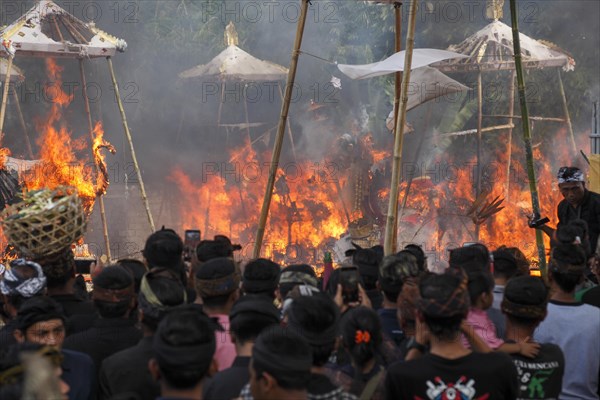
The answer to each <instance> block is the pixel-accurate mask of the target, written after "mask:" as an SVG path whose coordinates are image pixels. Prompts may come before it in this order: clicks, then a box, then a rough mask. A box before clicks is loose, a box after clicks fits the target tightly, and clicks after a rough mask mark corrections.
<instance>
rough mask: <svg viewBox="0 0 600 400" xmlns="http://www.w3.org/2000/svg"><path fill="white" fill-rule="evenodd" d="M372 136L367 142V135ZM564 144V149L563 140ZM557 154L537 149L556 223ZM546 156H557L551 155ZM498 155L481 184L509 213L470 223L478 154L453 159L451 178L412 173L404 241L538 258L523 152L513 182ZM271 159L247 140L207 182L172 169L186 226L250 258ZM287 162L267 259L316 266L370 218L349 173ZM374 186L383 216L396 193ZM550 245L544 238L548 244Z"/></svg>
mask: <svg viewBox="0 0 600 400" xmlns="http://www.w3.org/2000/svg"><path fill="white" fill-rule="evenodd" d="M515 132H517V131H515ZM498 134H504V133H498ZM562 136H566V132H565V131H564V130H560V131H559V132H558V133H557V137H559V138H558V139H559V140H560V139H561V138H560V137H562ZM365 138H366V139H365V141H366V142H367V144H369V143H370V138H369V136H368V135H367V136H365ZM564 139H565V143H566V137H565V138H564ZM517 140H520V139H518V138H515V142H517ZM366 148H367V149H368V151H369V152H370V153H371V156H370V160H371V161H372V165H373V166H382V165H385V160H386V159H387V160H389V159H390V158H391V156H392V154H391V151H390V150H386V149H383V150H382V149H373V148H372V147H369V146H368V145H367V146H366ZM388 148H391V146H389V147H388ZM556 149H557V147H553V148H549V149H548V148H545V149H542V147H541V146H539V145H538V146H537V147H535V149H534V157H535V160H536V168H537V170H536V173H537V178H538V191H539V197H540V204H541V207H542V215H543V216H548V217H549V218H550V219H551V224H552V225H555V224H556V222H557V221H556V211H555V210H556V206H557V204H558V202H559V201H560V200H561V196H560V194H559V193H558V191H557V188H556V185H555V184H554V182H555V179H554V170H555V169H556V168H557V167H558V166H559V165H563V164H564V165H567V164H571V163H572V162H571V161H572V160H571V158H570V157H571V155H570V154H569V153H568V150H564V151H563V150H561V148H560V147H559V148H558V150H559V151H561V152H562V153H557V152H556V151H555V150H556ZM543 151H554V153H553V154H551V155H550V156H548V155H544V154H543ZM492 158H493V159H494V162H492V163H489V165H486V166H485V167H484V169H483V179H482V188H483V190H485V191H486V194H487V195H486V199H488V200H489V201H491V200H492V199H494V198H495V197H496V196H500V198H504V202H503V204H502V205H503V206H504V209H502V210H501V211H500V212H498V213H497V214H495V215H493V216H491V217H489V218H488V219H487V220H486V221H485V222H483V223H482V224H481V225H480V226H479V229H478V233H476V225H475V224H474V222H473V219H472V218H471V217H470V216H468V215H467V214H466V213H467V210H468V209H469V207H470V206H471V205H472V204H473V202H474V200H475V195H474V179H473V176H474V165H475V158H474V157H473V158H472V159H471V160H470V161H469V162H466V163H462V167H461V168H457V167H456V166H452V165H451V164H452V163H453V162H458V161H454V160H450V159H446V160H443V161H442V164H445V165H446V167H444V166H442V167H441V168H442V169H443V168H446V170H447V171H450V172H448V174H447V175H446V176H442V177H440V176H439V175H438V176H435V177H434V176H429V175H428V173H427V172H424V171H421V172H420V173H419V174H418V175H416V176H413V181H412V184H411V188H410V194H409V197H408V201H407V203H406V206H405V207H404V208H403V209H402V212H401V213H400V215H401V223H400V227H399V234H398V238H399V242H401V243H404V244H407V243H408V242H412V243H418V244H421V245H422V246H423V247H424V249H425V250H426V252H427V253H429V254H430V255H431V254H432V253H435V255H436V257H438V258H442V259H443V258H445V257H446V250H447V249H448V248H452V247H456V246H459V245H462V244H464V243H466V242H473V241H480V242H482V243H485V244H486V245H488V247H490V248H492V249H494V248H496V247H498V246H500V245H507V246H516V247H518V248H520V249H521V250H523V251H524V252H525V254H526V255H527V256H528V257H530V258H531V259H532V261H534V262H535V261H536V259H537V249H536V245H535V232H534V230H533V229H530V228H529V227H528V226H527V216H528V215H530V214H531V196H530V192H529V186H528V179H527V174H526V169H525V168H524V159H525V157H524V153H523V151H522V150H521V149H519V148H518V146H517V145H514V146H513V149H512V164H511V176H510V179H508V180H507V176H506V175H507V162H508V151H507V149H496V150H495V154H494V156H493V157H492ZM232 160H234V161H232ZM548 160H552V162H549V161H548ZM267 161H268V160H267V158H266V157H264V156H262V155H257V154H256V153H255V152H254V151H252V148H251V146H250V145H249V144H248V142H246V143H245V144H244V145H242V146H241V147H239V148H236V149H234V150H232V151H231V154H230V160H229V163H208V164H209V168H207V167H206V166H205V167H203V168H202V176H201V177H191V176H190V175H187V174H186V173H185V172H184V171H183V170H181V169H179V168H177V169H175V170H173V171H172V173H171V176H170V179H171V180H172V181H173V182H174V183H175V184H176V187H177V188H178V190H179V195H178V196H176V198H178V200H177V201H176V204H177V205H178V207H179V213H180V216H181V228H182V229H197V228H199V229H201V230H202V231H203V236H204V237H212V235H215V234H226V235H229V236H230V237H231V238H232V239H233V240H234V241H238V242H240V243H242V244H245V245H246V247H245V252H244V255H243V256H244V257H249V256H250V254H251V249H252V245H253V239H254V235H255V232H256V227H257V223H258V218H259V214H260V209H261V205H262V199H263V195H264V189H265V187H266V182H267V178H268V168H261V167H260V166H263V165H265V164H264V163H266V162H267ZM290 165H292V164H285V163H283V166H282V167H281V168H279V171H278V178H277V180H276V185H275V194H274V196H273V201H272V204H271V209H270V214H269V219H268V222H267V227H266V233H265V239H264V243H265V245H264V250H263V255H264V256H267V257H274V258H275V259H277V260H278V261H286V262H299V261H303V262H311V263H318V262H319V261H320V260H321V258H322V252H323V251H324V250H327V249H331V246H332V244H333V243H334V242H335V241H337V240H339V239H340V237H341V236H343V235H345V234H347V233H348V231H349V225H350V224H349V222H350V221H352V222H353V223H356V221H357V220H363V219H365V217H367V216H366V215H365V213H364V212H361V210H357V209H356V208H355V207H353V204H352V200H351V199H348V197H347V194H346V193H347V190H348V189H352V188H351V186H352V185H354V183H353V182H354V181H353V180H352V179H351V178H350V176H351V172H350V170H351V168H350V169H349V170H347V171H344V170H337V171H335V172H336V173H335V174H328V171H327V170H326V168H324V167H323V166H324V165H327V163H321V164H320V166H319V167H315V165H316V164H315V162H314V161H313V160H308V159H306V160H303V161H298V162H297V163H293V167H290ZM385 168H386V167H384V169H385ZM387 168H389V162H388V164H387ZM453 168H454V169H453ZM367 172H368V174H369V177H370V179H371V181H372V182H373V181H374V175H375V174H377V173H378V172H377V171H374V168H371V170H370V171H367ZM407 175H408V174H406V173H405V174H404V176H403V182H402V184H401V191H400V199H399V201H400V204H402V201H403V197H404V193H405V192H404V190H405V188H406V185H407ZM387 182H389V180H388V181H387ZM386 185H389V183H386ZM375 189H377V190H378V192H377V193H376V197H377V198H378V201H379V206H380V210H381V212H382V213H383V214H385V213H386V212H387V199H388V195H389V188H388V187H387V186H384V187H380V188H374V187H372V188H371V190H375ZM344 198H345V200H343V199H344ZM400 208H402V207H401V206H400ZM384 222H385V221H377V223H374V224H373V227H374V229H379V230H380V231H382V230H383V228H384V226H383V225H384ZM477 235H478V236H477ZM548 245H549V243H548V240H547V238H546V248H548ZM431 259H432V257H430V260H431Z"/></svg>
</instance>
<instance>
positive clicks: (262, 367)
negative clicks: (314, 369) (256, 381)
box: [252, 327, 311, 390]
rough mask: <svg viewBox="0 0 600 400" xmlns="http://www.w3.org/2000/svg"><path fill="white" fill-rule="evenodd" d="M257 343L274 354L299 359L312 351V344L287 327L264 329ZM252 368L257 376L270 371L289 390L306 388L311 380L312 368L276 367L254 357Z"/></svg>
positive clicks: (278, 383) (282, 386)
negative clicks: (293, 369) (302, 369)
mask: <svg viewBox="0 0 600 400" xmlns="http://www.w3.org/2000/svg"><path fill="white" fill-rule="evenodd" d="M256 342H257V345H259V346H260V347H261V348H262V349H264V350H266V351H268V352H269V353H271V354H272V355H277V356H281V357H286V358H291V359H292V360H298V359H300V358H304V357H306V354H308V353H309V352H310V346H309V344H308V343H307V342H306V340H305V339H304V338H303V337H301V336H299V335H297V334H296V333H294V332H293V331H290V330H289V329H286V328H281V327H273V328H269V329H266V330H264V331H263V332H262V333H261V334H260V335H259V336H258V338H257V340H256ZM252 368H253V369H254V372H255V374H256V376H258V377H260V376H262V374H263V373H265V372H266V373H268V374H269V375H271V376H272V377H273V378H274V379H275V380H276V381H277V385H278V386H279V387H281V388H282V389H287V390H305V389H307V387H308V384H309V382H310V375H311V374H310V369H307V370H306V371H286V370H282V369H281V368H274V367H272V366H269V365H266V364H263V363H261V362H260V361H258V360H257V359H256V358H255V357H253V359H252Z"/></svg>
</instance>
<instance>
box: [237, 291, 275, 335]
mask: <svg viewBox="0 0 600 400" xmlns="http://www.w3.org/2000/svg"><path fill="white" fill-rule="evenodd" d="M255 300H256V301H263V302H265V303H267V302H268V300H267V298H266V297H264V296H260V295H246V296H242V297H240V298H239V299H238V301H237V302H236V304H235V305H234V306H233V309H232V314H230V316H229V330H230V331H231V332H232V333H233V334H234V335H235V338H236V340H237V341H238V342H239V343H241V344H244V343H247V342H249V341H253V340H255V339H256V338H257V337H258V335H259V334H260V333H261V332H262V331H263V330H265V329H266V328H267V327H269V326H272V325H276V324H278V323H279V318H278V315H267V314H265V313H261V312H258V311H251V310H247V311H241V312H239V313H236V314H235V315H233V312H234V311H235V309H236V306H237V305H238V304H239V303H242V302H251V301H255ZM269 306H270V307H272V308H274V309H275V310H277V309H276V308H275V306H273V305H272V303H269Z"/></svg>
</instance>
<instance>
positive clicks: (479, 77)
mask: <svg viewBox="0 0 600 400" xmlns="http://www.w3.org/2000/svg"><path fill="white" fill-rule="evenodd" d="M482 78H483V77H482V74H481V69H480V70H479V72H478V73H477V174H476V175H475V198H476V199H477V198H478V197H479V194H480V193H481V170H482V168H481V134H482V131H481V130H482V128H483V79H482ZM479 230H480V226H479V224H475V241H476V242H478V241H479Z"/></svg>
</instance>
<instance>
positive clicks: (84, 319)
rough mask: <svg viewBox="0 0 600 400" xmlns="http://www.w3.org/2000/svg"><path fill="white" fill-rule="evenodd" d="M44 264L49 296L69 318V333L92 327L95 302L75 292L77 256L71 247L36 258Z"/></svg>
mask: <svg viewBox="0 0 600 400" xmlns="http://www.w3.org/2000/svg"><path fill="white" fill-rule="evenodd" d="M35 261H36V262H37V263H39V264H40V265H41V266H42V270H43V271H44V275H46V283H47V287H48V297H50V298H52V299H54V300H55V301H56V302H58V303H59V304H60V305H61V306H62V308H63V310H64V312H65V315H66V317H67V319H68V324H67V327H68V329H69V332H68V333H69V334H73V333H76V332H81V331H84V330H87V329H89V328H91V326H92V323H93V322H94V319H95V318H96V309H95V308H94V304H93V303H92V302H91V301H89V300H88V299H83V298H81V297H80V296H78V295H77V294H76V293H75V288H74V284H75V257H74V255H73V251H72V250H71V249H68V250H65V251H63V252H61V253H58V254H54V255H51V256H48V257H41V258H39V259H36V260H35Z"/></svg>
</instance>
